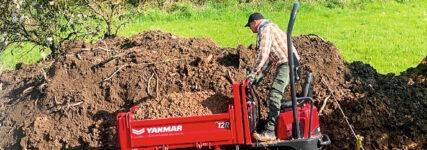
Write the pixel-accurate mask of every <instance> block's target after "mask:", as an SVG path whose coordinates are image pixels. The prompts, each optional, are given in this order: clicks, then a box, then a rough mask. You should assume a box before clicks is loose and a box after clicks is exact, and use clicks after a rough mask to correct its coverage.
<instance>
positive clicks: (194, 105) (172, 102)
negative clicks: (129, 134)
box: [133, 91, 233, 120]
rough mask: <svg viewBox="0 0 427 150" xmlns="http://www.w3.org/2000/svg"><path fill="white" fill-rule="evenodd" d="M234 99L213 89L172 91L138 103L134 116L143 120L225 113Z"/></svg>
mask: <svg viewBox="0 0 427 150" xmlns="http://www.w3.org/2000/svg"><path fill="white" fill-rule="evenodd" d="M232 100H233V99H232V98H229V97H226V96H224V95H221V94H216V93H214V92H212V91H210V92H185V93H171V94H169V95H166V96H162V97H159V98H156V99H154V100H151V101H148V102H146V103H142V104H140V105H137V106H138V108H137V109H136V110H135V112H134V114H133V117H134V119H137V120H142V119H160V118H172V117H189V116H201V115H210V114H217V113H225V112H227V110H228V104H230V102H231V101H232ZM152 107H156V108H152Z"/></svg>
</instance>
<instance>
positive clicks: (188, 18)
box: [0, 0, 427, 74]
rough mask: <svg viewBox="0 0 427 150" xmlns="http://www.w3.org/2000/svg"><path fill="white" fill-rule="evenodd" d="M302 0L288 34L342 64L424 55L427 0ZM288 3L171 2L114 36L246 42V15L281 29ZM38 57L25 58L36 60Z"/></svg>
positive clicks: (403, 65)
mask: <svg viewBox="0 0 427 150" xmlns="http://www.w3.org/2000/svg"><path fill="white" fill-rule="evenodd" d="M301 1H302V2H301V3H300V9H299V13H298V17H297V20H296V23H295V26H294V31H293V35H294V36H297V35H300V34H309V33H314V34H317V35H320V36H321V37H323V38H324V39H326V40H329V41H331V42H333V43H334V44H335V45H336V46H337V47H338V48H339V49H340V51H341V54H342V55H343V57H344V59H345V60H346V61H347V62H353V61H363V62H365V63H369V64H371V65H372V66H373V67H374V68H376V69H377V71H378V72H380V73H383V74H386V73H400V72H402V71H405V70H406V69H407V68H409V67H415V66H416V65H418V63H419V62H420V61H421V60H422V59H423V58H424V57H426V56H427V42H425V40H426V39H427V30H426V29H427V10H426V9H425V8H427V3H425V1H424V0H414V1H409V0H396V1H403V2H402V3H398V2H396V1H391V0H389V1H387V2H384V1H374V2H367V3H365V2H364V1H371V0H353V1H351V2H348V3H344V4H343V3H338V2H339V0H331V1H321V2H318V1H313V0H305V1H304V0H301ZM335 2H337V3H335ZM319 3H321V5H319ZM291 7H292V3H291V2H275V3H274V4H268V3H267V2H261V4H256V3H255V4H247V5H238V4H237V3H236V2H234V1H228V2H227V3H221V4H219V3H210V4H208V5H207V6H206V7H199V8H197V9H193V8H192V7H191V5H190V4H186V3H181V4H175V5H172V6H171V7H170V9H168V10H166V12H165V11H161V10H158V9H149V10H147V11H146V12H145V13H144V14H142V15H139V16H137V17H136V19H135V20H134V22H132V23H130V24H128V25H127V26H125V27H124V28H122V29H121V30H120V31H119V35H120V36H126V37H130V36H132V35H135V34H137V33H140V32H143V31H145V30H148V29H160V30H163V31H166V32H172V33H174V34H176V35H179V36H183V37H202V38H211V39H212V40H214V41H215V42H217V43H218V44H219V45H220V46H222V47H237V45H238V44H242V45H245V46H247V45H249V44H251V43H254V42H255V38H256V35H255V34H252V33H251V31H250V30H249V29H248V28H244V27H243V26H244V24H245V23H246V21H247V16H248V15H249V14H251V13H252V12H255V11H258V12H262V13H263V15H264V16H265V17H266V18H269V19H271V20H272V21H273V22H275V23H277V24H278V25H279V26H280V27H281V28H282V29H286V26H287V23H288V18H289V12H290V8H291ZM27 47H28V46H27ZM27 55H30V54H27ZM31 55H32V54H31ZM37 55H39V54H34V56H31V57H30V58H31V59H34V58H35V59H37V58H40V57H39V56H37ZM13 57H16V56H13ZM3 59H4V60H3ZM6 60H8V61H6ZM16 61H26V62H31V61H28V60H27V58H21V59H17V58H11V56H10V55H9V54H8V52H6V53H5V54H3V55H1V56H0V62H2V63H4V64H6V66H8V65H9V64H10V63H9V62H12V63H13V62H16ZM9 66H10V65H9Z"/></svg>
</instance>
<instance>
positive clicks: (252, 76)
mask: <svg viewBox="0 0 427 150" xmlns="http://www.w3.org/2000/svg"><path fill="white" fill-rule="evenodd" d="M247 79H251V83H249V84H251V85H252V84H253V83H254V81H255V74H253V73H251V74H249V75H247V76H246V80H247Z"/></svg>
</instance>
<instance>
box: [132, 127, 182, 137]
mask: <svg viewBox="0 0 427 150" xmlns="http://www.w3.org/2000/svg"><path fill="white" fill-rule="evenodd" d="M146 131H147V133H148V134H157V133H170V132H181V131H182V125H176V126H163V127H151V128H141V129H139V130H136V129H132V133H133V134H136V135H141V134H143V133H145V132H146Z"/></svg>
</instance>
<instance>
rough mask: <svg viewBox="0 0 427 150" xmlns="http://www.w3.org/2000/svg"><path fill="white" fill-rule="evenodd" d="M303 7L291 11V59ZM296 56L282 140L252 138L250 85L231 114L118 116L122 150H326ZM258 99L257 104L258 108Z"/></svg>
mask: <svg viewBox="0 0 427 150" xmlns="http://www.w3.org/2000/svg"><path fill="white" fill-rule="evenodd" d="M297 9H298V3H295V4H294V6H293V9H292V13H291V18H290V20H289V24H288V31H287V37H288V54H293V53H292V50H291V46H292V40H291V32H292V28H293V24H294V21H295V18H296V13H297ZM293 60H294V56H293V55H289V65H290V68H291V69H290V76H291V78H290V86H291V95H292V99H291V100H283V101H282V108H281V112H280V115H279V117H278V120H277V127H276V129H277V131H276V134H277V138H278V139H277V140H276V141H269V142H259V141H256V140H255V139H254V138H253V137H252V133H253V132H255V131H256V129H257V124H258V122H259V116H260V107H259V105H257V102H258V104H259V101H260V100H259V98H258V96H257V95H256V93H255V91H254V88H253V87H252V86H251V85H249V83H250V81H249V80H246V81H244V82H237V83H234V84H233V86H232V89H233V95H234V101H233V102H232V103H231V104H230V105H229V107H228V112H227V113H221V114H213V115H204V116H191V117H179V118H166V119H151V120H134V119H133V117H132V112H133V111H134V110H135V109H136V107H133V108H131V109H130V112H126V113H119V114H117V118H116V119H117V129H118V139H119V143H120V149H122V150H160V149H161V150H167V149H181V148H192V149H215V150H220V149H294V150H302V149H303V150H314V149H321V148H322V147H323V146H325V145H328V144H330V143H331V141H330V139H329V137H328V136H327V135H323V134H322V133H321V132H320V124H319V117H318V113H317V108H316V107H315V106H313V99H312V98H311V97H308V95H309V93H310V89H312V88H311V79H312V77H313V75H312V74H311V73H310V74H309V75H308V77H307V78H306V79H305V84H304V88H303V92H302V94H300V95H302V97H296V91H295V80H296V78H297V76H296V74H295V71H296V67H295V65H294V62H293ZM255 99H257V100H258V101H257V102H256V101H255Z"/></svg>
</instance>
